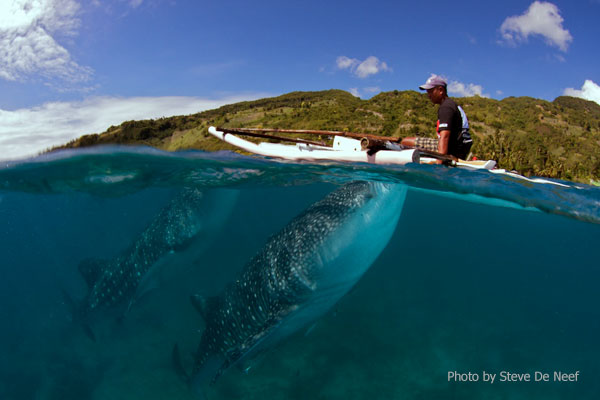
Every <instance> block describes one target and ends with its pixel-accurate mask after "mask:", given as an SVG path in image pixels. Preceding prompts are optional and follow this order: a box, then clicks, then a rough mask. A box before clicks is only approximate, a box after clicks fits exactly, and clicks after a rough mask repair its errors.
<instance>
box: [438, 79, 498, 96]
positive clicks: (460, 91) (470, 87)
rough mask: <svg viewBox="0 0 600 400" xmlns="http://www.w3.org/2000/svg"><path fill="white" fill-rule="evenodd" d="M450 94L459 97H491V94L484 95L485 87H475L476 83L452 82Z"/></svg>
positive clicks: (449, 89) (449, 88)
mask: <svg viewBox="0 0 600 400" xmlns="http://www.w3.org/2000/svg"><path fill="white" fill-rule="evenodd" d="M448 93H449V94H452V95H454V96H458V97H470V96H481V97H490V95H489V94H487V93H483V87H482V86H481V85H475V84H474V83H467V84H464V83H462V82H458V81H451V82H450V83H448Z"/></svg>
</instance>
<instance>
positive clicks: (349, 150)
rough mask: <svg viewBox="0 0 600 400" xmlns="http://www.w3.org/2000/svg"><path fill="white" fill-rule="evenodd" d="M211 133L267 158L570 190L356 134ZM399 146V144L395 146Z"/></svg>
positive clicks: (488, 164) (485, 163)
mask: <svg viewBox="0 0 600 400" xmlns="http://www.w3.org/2000/svg"><path fill="white" fill-rule="evenodd" d="M208 132H209V133H210V134H211V135H213V136H215V137H217V138H219V139H220V140H222V141H224V142H226V143H229V144H231V145H232V146H235V147H237V148H239V149H241V150H244V151H247V152H249V153H253V154H257V155H261V156H264V157H270V158H278V159H283V160H290V161H307V162H350V163H368V164H379V165H405V164H408V163H419V164H432V163H436V162H438V161H439V160H441V161H442V162H443V163H444V164H445V165H449V166H452V167H460V168H464V169H472V170H487V171H489V172H491V173H493V174H498V175H504V176H508V177H511V178H514V179H517V180H524V181H527V182H532V183H543V184H550V185H556V186H562V187H571V186H570V185H566V184H564V183H560V182H555V181H550V180H548V179H543V178H535V177H533V178H527V177H525V176H523V175H519V174H518V173H515V172H513V171H507V170H505V169H501V168H496V161H494V160H474V161H467V160H461V159H458V158H456V157H453V156H449V155H445V154H440V153H436V152H431V151H425V150H422V149H413V148H403V147H402V146H400V145H399V144H398V143H397V142H398V140H399V139H394V138H391V137H387V136H375V135H370V134H361V133H353V132H339V131H307V130H292V129H266V128H235V129H234V128H217V127H214V126H211V127H210V128H208ZM274 133H293V134H312V135H319V136H333V144H332V145H331V146H328V145H327V144H326V143H322V142H315V141H310V140H305V139H298V138H292V137H283V136H276V135H274ZM240 136H250V137H256V138H263V139H269V140H278V141H283V142H293V143H294V144H293V145H290V144H283V143H272V142H260V143H254V142H250V141H248V140H245V139H242V138H241V137H240ZM394 142H396V143H394Z"/></svg>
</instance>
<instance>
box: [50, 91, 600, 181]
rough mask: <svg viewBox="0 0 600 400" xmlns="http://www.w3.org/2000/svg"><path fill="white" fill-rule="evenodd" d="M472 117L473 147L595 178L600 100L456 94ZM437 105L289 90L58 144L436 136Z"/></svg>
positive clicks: (533, 169) (397, 96)
mask: <svg viewBox="0 0 600 400" xmlns="http://www.w3.org/2000/svg"><path fill="white" fill-rule="evenodd" d="M455 100H456V101H457V103H458V104H460V105H461V106H462V107H463V108H464V110H465V112H466V113H467V116H468V117H469V120H470V123H471V130H472V133H473V134H474V139H475V142H474V145H473V148H472V151H473V154H474V155H475V156H477V157H478V158H480V159H489V158H491V159H495V160H497V161H498V163H499V165H500V167H502V168H506V169H514V170H517V171H519V172H520V173H522V174H525V175H537V176H546V177H553V178H561V179H566V180H573V181H581V182H586V183H588V182H590V179H594V180H598V179H599V178H600V106H599V105H598V104H596V103H594V102H591V101H586V100H583V99H579V98H574V97H558V98H557V99H555V100H554V101H553V102H548V101H545V100H539V99H534V98H530V97H518V98H515V97H509V98H506V99H503V100H493V99H487V98H482V97H477V96H476V97H463V98H457V99H455ZM436 109H437V106H434V105H433V104H431V102H430V101H429V100H428V98H427V96H426V95H425V94H423V93H418V92H415V91H404V92H400V91H396V90H395V91H392V92H384V93H380V94H378V95H377V96H374V97H373V98H371V99H369V100H361V99H359V98H357V97H354V96H353V95H351V94H350V93H348V92H345V91H342V90H327V91H321V92H292V93H288V94H285V95H282V96H278V97H273V98H266V99H260V100H256V101H246V102H241V103H236V104H231V105H226V106H223V107H221V108H218V109H215V110H208V111H204V112H201V113H197V114H193V115H186V116H177V117H171V118H161V119H157V120H144V121H126V122H124V123H122V124H121V125H119V126H111V127H110V128H109V129H108V130H107V131H106V132H104V133H101V134H93V135H85V136H82V137H81V138H79V139H76V140H74V141H72V142H70V143H68V144H66V145H64V146H61V147H60V148H75V147H83V146H92V145H98V144H132V145H149V146H154V147H157V148H160V149H163V150H181V149H190V148H193V149H201V150H207V151H212V150H221V149H229V150H234V149H233V148H231V147H230V146H229V145H227V144H225V143H223V142H220V141H219V140H217V139H215V138H213V137H211V136H210V135H209V134H208V132H207V129H208V127H209V126H210V125H216V126H225V127H232V128H233V127H265V128H266V127H268V128H288V129H315V130H317V129H322V130H345V131H355V132H363V133H372V134H378V135H386V136H402V137H404V136H414V135H422V136H430V137H434V136H435V133H434V126H435V120H436V119H437V114H436Z"/></svg>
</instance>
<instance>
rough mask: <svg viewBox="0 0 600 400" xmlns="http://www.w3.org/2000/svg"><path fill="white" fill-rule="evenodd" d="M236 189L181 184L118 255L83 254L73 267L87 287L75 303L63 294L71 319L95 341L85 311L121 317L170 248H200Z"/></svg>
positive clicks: (155, 279)
mask: <svg viewBox="0 0 600 400" xmlns="http://www.w3.org/2000/svg"><path fill="white" fill-rule="evenodd" d="M237 196H238V192H237V191H235V190H230V189H213V190H208V191H202V190H200V189H198V188H184V189H183V190H181V191H180V192H178V193H177V194H176V195H175V196H174V197H173V198H172V199H171V200H170V202H169V203H168V205H167V206H166V207H164V208H163V209H161V210H160V212H159V213H158V214H157V216H156V217H155V218H154V219H153V220H152V221H151V222H150V224H149V225H148V226H147V227H146V228H145V229H144V230H143V232H142V233H141V234H140V235H139V236H138V237H137V239H136V240H135V241H133V243H132V244H131V245H130V246H129V247H128V248H127V249H126V250H124V251H123V252H122V253H121V254H119V255H118V256H117V257H115V258H113V259H110V260H98V259H86V260H83V261H82V262H81V263H80V264H79V271H80V273H81V275H82V276H83V278H84V280H85V281H86V283H87V286H88V292H87V295H86V296H85V297H84V299H83V300H82V301H81V302H78V303H77V302H74V301H73V300H71V298H70V297H69V296H68V295H67V294H66V293H65V292H63V293H64V294H65V299H66V301H67V302H68V303H69V305H70V307H71V309H72V310H71V311H72V313H73V319H74V320H76V321H77V322H79V323H80V324H81V325H82V327H83V328H84V330H85V332H86V334H87V335H88V336H89V337H90V338H91V339H92V340H95V335H94V333H93V331H92V329H91V327H90V324H89V322H90V316H91V315H94V314H96V313H97V312H98V311H100V310H111V309H117V310H119V311H118V312H120V313H121V315H120V317H122V316H123V315H124V314H125V313H126V312H127V311H128V310H129V309H130V308H131V306H132V305H133V304H134V303H135V302H136V301H137V300H139V299H140V298H141V297H142V296H143V295H144V294H146V293H148V292H149V291H151V290H152V289H154V288H156V287H157V286H158V284H159V279H160V272H161V269H162V268H165V267H168V266H169V265H172V256H173V254H175V253H178V252H181V251H183V250H186V251H187V250H188V249H189V248H192V249H193V250H195V252H196V254H199V253H201V252H202V251H203V250H205V249H206V247H207V246H208V245H209V244H210V237H212V236H213V235H214V233H215V232H217V231H218V230H219V229H220V227H221V225H222V224H223V222H224V221H225V220H226V219H227V218H228V216H229V214H230V213H231V211H232V209H233V207H234V205H235V203H236V200H237Z"/></svg>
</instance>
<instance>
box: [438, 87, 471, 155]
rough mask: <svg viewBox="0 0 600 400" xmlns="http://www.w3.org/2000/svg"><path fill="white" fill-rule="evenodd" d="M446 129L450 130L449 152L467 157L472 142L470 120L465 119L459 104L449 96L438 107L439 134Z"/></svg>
mask: <svg viewBox="0 0 600 400" xmlns="http://www.w3.org/2000/svg"><path fill="white" fill-rule="evenodd" d="M465 118H466V116H465ZM445 130H448V131H450V138H449V139H448V154H452V155H453V156H456V157H458V158H462V159H465V158H466V157H467V155H468V153H469V150H470V148H471V144H472V140H471V136H470V135H469V133H468V132H469V125H468V121H463V118H462V115H461V112H460V111H459V109H458V106H457V105H456V103H455V102H454V100H452V99H451V98H449V97H446V99H444V101H443V102H442V104H440V108H439V109H438V134H439V133H440V132H441V131H445ZM465 131H466V132H465Z"/></svg>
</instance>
